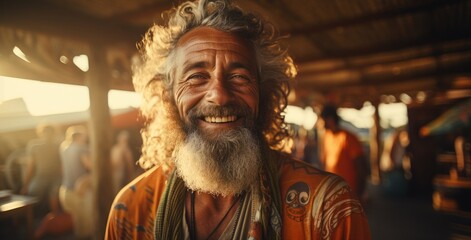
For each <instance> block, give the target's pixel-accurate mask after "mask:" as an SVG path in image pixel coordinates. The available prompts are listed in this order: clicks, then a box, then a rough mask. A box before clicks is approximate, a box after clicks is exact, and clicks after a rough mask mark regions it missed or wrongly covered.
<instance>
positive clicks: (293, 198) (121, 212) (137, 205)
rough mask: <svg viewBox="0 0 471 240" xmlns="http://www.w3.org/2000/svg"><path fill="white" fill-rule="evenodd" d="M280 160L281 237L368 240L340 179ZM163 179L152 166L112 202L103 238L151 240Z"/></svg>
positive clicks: (358, 212)
mask: <svg viewBox="0 0 471 240" xmlns="http://www.w3.org/2000/svg"><path fill="white" fill-rule="evenodd" d="M281 161H282V164H281V168H280V172H279V176H280V179H279V184H280V193H281V200H282V212H281V218H282V223H281V233H282V237H283V239H339V240H340V239H342V240H348V239H358V240H369V239H370V232H369V228H368V223H367V219H366V216H365V213H364V211H363V208H362V206H361V204H360V202H359V201H358V200H357V199H356V198H355V197H354V194H353V193H352V191H351V190H350V187H349V186H348V185H347V183H346V182H345V181H344V180H342V179H341V178H339V177H337V176H335V175H333V174H330V173H327V172H324V171H321V170H318V169H316V168H314V167H312V166H311V165H308V164H306V163H304V162H300V161H296V160H293V159H290V158H289V157H288V156H284V157H282V159H281ZM166 178H167V175H166V174H165V173H164V172H163V171H162V169H161V168H159V167H154V168H152V169H150V170H148V171H147V172H145V173H144V174H143V175H141V176H140V177H138V178H137V179H135V180H134V181H133V182H131V183H130V184H129V185H128V186H126V187H125V188H124V189H123V190H122V191H121V192H120V193H119V194H118V196H117V197H116V199H115V201H114V203H113V207H112V210H111V211H110V215H109V219H108V225H107V229H106V236H105V239H153V238H154V219H155V215H156V211H157V208H158V204H159V200H160V196H161V194H162V193H163V191H164V190H165V181H166ZM182 217H183V216H182Z"/></svg>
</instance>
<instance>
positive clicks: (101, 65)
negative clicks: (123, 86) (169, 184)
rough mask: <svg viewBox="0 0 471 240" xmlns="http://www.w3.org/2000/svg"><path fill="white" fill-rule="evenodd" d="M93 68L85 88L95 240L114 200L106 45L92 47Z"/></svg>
mask: <svg viewBox="0 0 471 240" xmlns="http://www.w3.org/2000/svg"><path fill="white" fill-rule="evenodd" d="M90 48H91V49H90V56H89V62H90V64H89V65H90V69H89V72H88V74H87V78H86V85H87V86H88V89H89V93H90V115H91V118H90V136H91V138H90V139H91V156H92V161H93V171H92V178H93V194H94V203H95V208H94V209H95V214H96V215H95V216H94V217H93V219H94V220H95V226H96V229H95V237H96V239H103V238H104V233H105V228H106V221H107V218H108V213H109V210H110V207H111V204H112V201H113V197H114V195H113V190H112V189H113V188H112V187H111V186H112V182H111V174H112V173H111V172H110V166H111V163H110V149H111V144H112V129H111V114H110V109H109V107H108V91H109V79H110V76H109V74H108V73H109V71H108V64H107V61H106V51H105V47H104V46H97V45H94V46H90Z"/></svg>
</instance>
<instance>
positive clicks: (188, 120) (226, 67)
mask: <svg viewBox="0 0 471 240" xmlns="http://www.w3.org/2000/svg"><path fill="white" fill-rule="evenodd" d="M255 59H256V58H255V54H254V51H253V50H252V48H251V44H250V43H249V42H248V41H246V40H244V39H242V38H240V37H238V36H236V35H234V34H230V33H225V32H222V31H219V30H215V29H213V28H209V27H199V28H196V29H194V30H192V31H190V32H188V33H186V34H185V35H184V36H183V37H182V38H181V39H180V40H179V42H178V48H177V52H176V61H175V64H176V66H177V67H176V70H175V72H174V79H175V81H174V85H173V94H174V99H175V103H176V106H177V108H178V112H179V114H180V117H181V119H182V120H183V122H184V125H185V127H186V130H187V131H191V130H196V129H197V130H198V131H200V132H201V133H203V134H205V135H207V136H211V135H212V134H217V133H220V132H222V131H227V130H231V129H235V128H238V127H253V125H254V122H255V118H256V117H257V115H258V103H259V88H258V81H257V65H256V60H255Z"/></svg>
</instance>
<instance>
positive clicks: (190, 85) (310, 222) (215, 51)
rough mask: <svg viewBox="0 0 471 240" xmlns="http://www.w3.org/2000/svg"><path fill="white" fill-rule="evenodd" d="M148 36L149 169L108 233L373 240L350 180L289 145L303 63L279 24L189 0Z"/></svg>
mask: <svg viewBox="0 0 471 240" xmlns="http://www.w3.org/2000/svg"><path fill="white" fill-rule="evenodd" d="M166 16H168V22H167V23H166V24H165V25H164V26H159V25H155V26H153V27H152V28H151V29H150V30H149V32H148V33H147V35H146V37H145V38H144V40H143V42H142V43H141V45H140V46H141V50H142V51H141V53H143V57H142V58H141V60H142V62H141V63H139V65H137V66H135V67H134V69H135V73H134V76H133V81H134V86H135V89H136V90H137V91H138V92H140V93H141V94H142V95H143V103H142V105H141V110H142V114H143V116H144V117H145V118H146V121H145V122H146V123H147V124H148V125H147V126H146V127H145V129H144V130H143V132H142V136H143V149H142V156H141V159H140V160H139V161H140V163H141V166H143V167H144V168H146V169H148V170H147V171H146V172H145V173H143V174H142V175H141V176H139V177H137V178H136V179H135V180H133V181H132V182H131V183H129V184H128V185H127V186H125V187H124V188H123V189H122V190H121V191H120V192H119V193H118V195H117V196H116V198H115V200H114V203H113V205H112V209H111V210H110V215H109V218H108V224H107V229H106V234H105V235H106V236H105V237H106V239H191V240H195V239H339V240H340V239H362V240H368V239H370V232H369V228H368V223H367V219H366V216H365V212H364V211H363V208H362V206H361V204H360V202H359V200H358V199H357V198H355V196H354V193H353V192H352V191H351V190H350V188H349V187H348V185H347V183H346V182H345V181H344V180H342V179H341V178H340V177H338V176H336V175H334V174H331V173H327V172H324V171H321V170H319V169H316V168H314V167H313V166H311V165H308V164H306V163H303V162H300V161H296V160H294V159H292V158H291V157H290V156H289V155H287V154H285V153H283V152H282V151H281V150H280V149H283V143H284V142H286V141H287V140H288V139H289V137H290V136H289V134H288V130H287V129H286V127H285V126H286V125H285V123H284V118H283V110H284V108H285V107H286V104H287V96H288V94H289V89H290V82H291V80H292V79H293V78H294V75H295V68H294V65H293V63H292V61H291V58H290V57H289V56H288V54H287V51H286V50H285V49H284V48H283V47H282V46H281V45H280V37H279V35H278V33H277V31H276V29H275V28H274V27H273V26H272V25H271V24H269V23H267V22H266V21H265V20H262V19H261V18H259V17H258V16H257V15H254V14H251V13H247V12H245V11H243V10H242V9H240V8H238V7H237V6H235V5H234V4H233V3H232V2H230V1H228V0H219V1H208V0H200V1H188V2H184V3H182V4H181V5H180V6H178V7H176V8H174V9H172V10H171V11H169V12H168V14H167V15H166Z"/></svg>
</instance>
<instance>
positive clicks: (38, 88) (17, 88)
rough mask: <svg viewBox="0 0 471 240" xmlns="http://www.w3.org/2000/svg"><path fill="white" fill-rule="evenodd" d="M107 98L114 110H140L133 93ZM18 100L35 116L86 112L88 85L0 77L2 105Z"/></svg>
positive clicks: (137, 99)
mask: <svg viewBox="0 0 471 240" xmlns="http://www.w3.org/2000/svg"><path fill="white" fill-rule="evenodd" d="M108 97H109V106H110V108H112V109H115V108H127V107H130V106H132V107H137V106H139V102H140V100H139V98H138V96H137V94H136V93H134V92H126V91H114V90H112V91H110V92H109V95H108ZM15 98H23V100H24V102H25V104H26V107H27V109H28V111H29V112H30V113H31V115H33V116H42V115H50V114H61V113H70V112H80V111H86V110H87V109H88V108H89V106H90V99H89V94H88V89H87V87H85V86H76V85H69V84H59V83H48V82H40V81H32V80H24V79H17V78H9V77H3V76H0V103H1V102H4V101H7V100H11V99H15Z"/></svg>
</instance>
